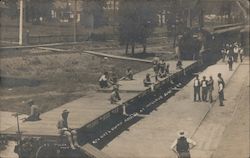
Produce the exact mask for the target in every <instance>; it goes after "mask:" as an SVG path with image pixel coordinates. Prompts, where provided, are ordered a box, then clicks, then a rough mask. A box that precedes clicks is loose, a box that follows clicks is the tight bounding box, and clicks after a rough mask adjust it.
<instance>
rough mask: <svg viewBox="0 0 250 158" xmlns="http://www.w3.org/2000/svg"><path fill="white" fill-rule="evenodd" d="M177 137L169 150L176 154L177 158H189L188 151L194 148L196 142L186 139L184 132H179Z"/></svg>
mask: <svg viewBox="0 0 250 158" xmlns="http://www.w3.org/2000/svg"><path fill="white" fill-rule="evenodd" d="M178 135H179V138H177V139H176V140H175V141H174V143H173V144H172V146H171V149H172V150H173V151H174V152H175V153H176V154H177V156H178V158H191V156H190V150H191V149H192V148H194V147H195V146H196V142H195V141H193V140H191V139H190V138H186V137H185V134H184V131H180V132H179V134H178ZM190 145H191V146H190Z"/></svg>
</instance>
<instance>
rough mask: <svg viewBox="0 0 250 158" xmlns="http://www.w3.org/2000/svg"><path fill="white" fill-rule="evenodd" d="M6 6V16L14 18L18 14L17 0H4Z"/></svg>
mask: <svg viewBox="0 0 250 158" xmlns="http://www.w3.org/2000/svg"><path fill="white" fill-rule="evenodd" d="M4 2H5V3H6V5H7V7H8V9H7V10H6V14H7V16H9V17H10V18H12V19H13V18H16V17H17V16H18V8H17V7H18V5H17V4H18V2H19V1H18V0H5V1H4Z"/></svg>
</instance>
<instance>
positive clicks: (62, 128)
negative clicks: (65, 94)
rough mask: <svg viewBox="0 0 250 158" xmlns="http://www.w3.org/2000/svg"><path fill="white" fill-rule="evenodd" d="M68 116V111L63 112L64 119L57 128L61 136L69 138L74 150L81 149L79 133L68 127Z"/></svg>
mask: <svg viewBox="0 0 250 158" xmlns="http://www.w3.org/2000/svg"><path fill="white" fill-rule="evenodd" d="M68 116H69V110H67V109H65V110H63V112H62V119H60V120H59V121H58V123H57V128H58V130H59V133H60V134H61V135H65V136H67V138H68V141H69V144H70V147H71V148H72V149H76V148H79V147H80V146H79V144H78V142H77V132H76V131H75V130H73V129H70V128H69V127H68Z"/></svg>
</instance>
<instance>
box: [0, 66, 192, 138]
mask: <svg viewBox="0 0 250 158" xmlns="http://www.w3.org/2000/svg"><path fill="white" fill-rule="evenodd" d="M167 63H169V64H170V71H171V72H172V73H173V74H174V73H178V72H180V71H181V70H176V68H175V64H176V61H168V62H167ZM195 63H197V62H196V61H184V62H183V68H189V67H190V66H192V65H193V64H195ZM147 73H151V74H152V73H153V70H152V69H149V70H146V71H143V72H140V73H138V74H135V80H133V81H121V82H120V84H121V91H122V92H121V93H120V95H121V98H122V101H121V103H125V102H127V101H129V100H131V99H133V98H134V97H136V96H138V95H139V92H143V91H145V90H147V89H148V87H144V86H143V83H142V81H143V78H144V77H145V75H146V74H147ZM165 79H166V78H165ZM162 80H163V79H162ZM124 90H129V91H134V92H133V93H126V92H123V91H124ZM109 98H110V93H101V92H96V93H92V94H88V95H86V96H84V97H82V98H80V99H77V100H75V101H72V102H70V103H67V104H65V105H63V106H60V107H58V108H56V109H53V110H51V111H49V112H46V113H44V114H42V115H41V119H42V120H40V121H35V122H25V123H20V129H21V132H22V134H23V135H25V136H45V137H57V136H59V134H58V130H57V121H58V120H59V119H60V118H61V112H62V111H63V110H64V109H68V110H69V111H70V114H69V118H68V123H69V127H70V128H74V129H79V128H82V127H83V126H86V125H88V124H89V123H91V122H93V121H94V120H96V119H98V118H99V117H101V116H102V115H104V114H105V113H107V112H109V111H111V110H112V109H115V108H117V107H119V106H120V105H118V104H110V101H109ZM16 131H17V127H16V125H15V126H13V127H11V128H8V129H6V130H1V131H0V134H7V135H14V134H15V133H16Z"/></svg>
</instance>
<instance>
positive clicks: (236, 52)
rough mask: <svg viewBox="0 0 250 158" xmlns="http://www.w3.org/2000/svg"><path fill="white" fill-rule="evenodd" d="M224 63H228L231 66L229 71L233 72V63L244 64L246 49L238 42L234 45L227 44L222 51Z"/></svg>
mask: <svg viewBox="0 0 250 158" xmlns="http://www.w3.org/2000/svg"><path fill="white" fill-rule="evenodd" d="M221 56H222V61H223V62H227V63H228V66H229V71H232V70H233V63H234V62H238V60H240V62H243V56H244V49H243V48H242V47H241V45H240V44H239V43H238V42H234V43H233V44H225V45H224V47H223V48H222V50H221Z"/></svg>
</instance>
